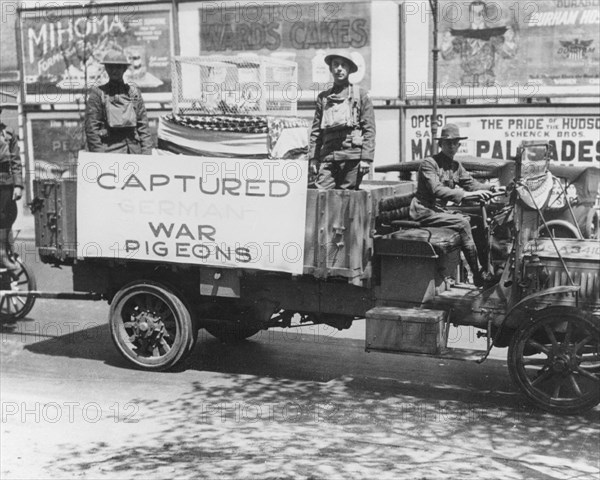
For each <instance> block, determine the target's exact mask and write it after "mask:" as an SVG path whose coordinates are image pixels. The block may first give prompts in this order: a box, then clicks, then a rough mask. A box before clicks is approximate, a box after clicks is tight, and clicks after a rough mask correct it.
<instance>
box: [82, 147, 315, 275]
mask: <svg viewBox="0 0 600 480" xmlns="http://www.w3.org/2000/svg"><path fill="white" fill-rule="evenodd" d="M307 175H308V164H307V162H306V161H295V160H289V159H286V160H281V161H277V160H272V159H255V160H248V159H234V158H207V157H192V156H187V155H173V156H170V157H169V158H168V161H165V157H164V156H160V155H152V156H144V155H127V154H108V153H90V152H82V153H81V154H80V155H79V163H78V168H77V242H78V245H77V255H78V257H82V258H97V257H101V258H120V259H130V260H149V261H158V262H173V263H185V264H197V265H211V266H217V267H239V268H247V269H258V270H269V271H281V272H288V273H294V274H301V273H302V271H303V265H304V229H305V217H306V195H307V193H306V190H307V189H306V178H307ZM98 205H102V208H98ZM265 212H268V215H265ZM290 218H293V219H294V221H293V222H290V221H289V219H290ZM98 225H104V226H105V228H98ZM282 225H285V226H286V227H285V228H281V226H282Z"/></svg>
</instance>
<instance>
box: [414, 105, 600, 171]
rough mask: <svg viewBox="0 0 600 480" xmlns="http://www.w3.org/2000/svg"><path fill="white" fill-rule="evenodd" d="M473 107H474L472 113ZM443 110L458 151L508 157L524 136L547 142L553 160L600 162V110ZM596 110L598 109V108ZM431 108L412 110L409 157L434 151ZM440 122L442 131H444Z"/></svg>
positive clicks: (418, 157) (441, 121)
mask: <svg viewBox="0 0 600 480" xmlns="http://www.w3.org/2000/svg"><path fill="white" fill-rule="evenodd" d="M473 110H474V109H472V112H473ZM487 110H488V111H487V112H484V111H480V112H476V113H475V112H473V113H471V112H469V113H467V112H466V109H465V111H463V112H455V111H450V110H444V111H443V113H440V114H439V115H438V122H439V124H441V125H443V124H444V123H454V124H456V125H458V127H459V128H460V133H461V135H463V136H465V137H468V139H466V140H463V141H461V146H460V149H459V151H458V154H459V155H472V156H475V157H483V158H494V159H496V158H497V159H509V158H514V157H515V156H516V155H517V149H518V147H519V145H521V143H522V142H524V141H528V142H531V141H534V142H540V143H548V144H549V145H550V157H551V159H552V160H553V161H556V162H559V163H564V164H567V165H568V164H571V163H574V164H579V165H590V166H598V165H599V164H600V136H599V133H598V132H600V115H598V114H597V113H596V114H591V113H580V114H578V113H573V114H567V113H562V112H561V113H550V112H548V113H524V112H523V113H521V112H515V113H512V114H511V113H497V114H496V113H494V114H491V113H489V110H490V109H489V108H488V109H487ZM596 110H597V108H596ZM430 116H431V109H414V110H410V111H407V115H406V131H405V142H404V155H405V156H404V159H405V160H406V161H408V160H418V159H420V158H425V157H427V156H429V155H431V147H432V143H433V142H432V140H431V119H430ZM440 128H441V127H438V134H439V133H440V131H439V130H440Z"/></svg>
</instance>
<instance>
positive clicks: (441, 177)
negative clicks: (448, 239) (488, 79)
mask: <svg viewBox="0 0 600 480" xmlns="http://www.w3.org/2000/svg"><path fill="white" fill-rule="evenodd" d="M466 138H467V137H464V136H461V135H460V130H459V128H458V126H457V125H455V124H453V123H448V124H446V125H444V127H443V128H442V131H441V134H440V136H439V137H436V138H435V140H437V141H438V144H439V146H440V150H441V151H440V152H439V153H437V154H435V155H433V156H432V157H428V158H426V159H425V160H423V163H421V166H420V167H419V172H418V174H417V192H416V194H415V196H414V198H413V200H412V203H411V205H410V217H411V219H412V220H416V221H418V222H420V223H421V225H423V226H425V227H445V228H448V229H450V230H454V231H456V232H457V233H458V234H459V235H460V237H461V240H462V252H463V254H464V255H465V258H466V259H467V263H468V264H469V268H470V269H471V272H472V273H473V281H474V283H475V285H476V286H478V287H480V286H483V284H484V280H485V279H486V277H489V274H490V273H491V272H487V270H486V268H487V265H486V264H487V262H486V261H485V259H486V258H487V250H486V249H487V245H486V243H485V241H484V240H485V238H484V237H483V236H480V235H481V232H483V226H481V227H480V228H479V229H477V230H479V232H480V233H479V234H478V237H477V244H478V247H479V250H478V248H477V247H476V245H475V240H474V239H473V234H472V232H471V223H470V219H469V217H466V216H464V215H462V214H460V213H452V212H451V211H449V210H448V208H447V203H448V202H452V203H454V204H460V203H461V202H462V201H463V200H467V199H475V200H489V199H490V198H491V196H492V190H493V187H491V186H489V185H485V184H483V183H480V182H477V181H476V180H474V179H473V177H472V176H471V174H470V173H469V172H467V170H465V168H464V167H463V166H462V164H461V163H460V162H459V161H457V160H455V159H454V156H455V155H456V153H457V152H458V148H459V146H460V141H461V140H465V139H466ZM475 220H476V221H480V219H475ZM478 252H479V260H480V262H481V264H482V268H480V266H479V262H478Z"/></svg>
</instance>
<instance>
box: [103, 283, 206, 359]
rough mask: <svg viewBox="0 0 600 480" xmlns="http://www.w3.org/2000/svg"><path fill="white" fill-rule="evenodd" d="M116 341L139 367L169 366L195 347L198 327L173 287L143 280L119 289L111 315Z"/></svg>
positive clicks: (112, 331)
mask: <svg viewBox="0 0 600 480" xmlns="http://www.w3.org/2000/svg"><path fill="white" fill-rule="evenodd" d="M109 324H110V331H111V336H112V339H113V342H114V343H115V345H116V347H117V348H118V349H119V351H120V352H121V354H123V356H124V357H125V358H126V359H127V360H129V361H130V362H131V363H133V364H134V365H136V366H137V367H140V368H144V369H147V370H155V371H156V370H167V369H169V368H171V367H173V366H175V365H176V364H178V363H179V362H181V361H182V360H183V359H184V358H185V357H186V356H187V355H188V354H189V353H190V351H191V350H192V349H193V347H194V344H195V341H196V331H197V330H196V329H195V328H194V323H193V321H192V318H191V315H190V311H189V310H188V308H187V307H186V305H185V304H184V302H183V301H182V299H181V298H180V297H178V296H177V295H176V294H175V293H174V292H173V291H172V290H171V289H169V288H168V287H166V286H164V285H161V284H160V283H157V282H154V281H150V280H142V281H137V282H133V283H130V284H129V285H126V286H124V287H122V288H121V290H119V292H117V294H116V295H115V297H114V298H113V301H112V302H111V309H110V316H109Z"/></svg>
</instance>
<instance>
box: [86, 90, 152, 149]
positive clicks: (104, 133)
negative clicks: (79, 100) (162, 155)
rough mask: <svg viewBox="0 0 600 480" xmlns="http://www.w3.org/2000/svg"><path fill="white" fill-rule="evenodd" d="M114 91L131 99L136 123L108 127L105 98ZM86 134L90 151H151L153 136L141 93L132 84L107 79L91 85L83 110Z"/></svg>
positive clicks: (110, 95)
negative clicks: (127, 126) (132, 125)
mask: <svg viewBox="0 0 600 480" xmlns="http://www.w3.org/2000/svg"><path fill="white" fill-rule="evenodd" d="M116 95H120V96H123V97H122V98H125V99H127V98H129V99H131V101H132V102H133V105H134V109H135V112H136V117H137V126H136V127H132V128H119V129H111V128H109V127H108V125H107V123H106V107H105V103H104V102H105V98H106V97H109V98H113V97H114V96H116ZM85 135H86V139H87V145H88V150H89V151H90V152H115V153H141V154H144V155H150V154H151V153H152V137H151V135H150V127H149V126H148V117H147V115H146V107H145V106H144V100H143V99H142V94H141V93H140V91H139V89H138V88H137V87H136V86H135V85H129V84H126V83H114V82H109V83H106V84H104V85H101V86H100V87H92V89H91V90H90V92H89V95H88V100H87V109H86V113H85Z"/></svg>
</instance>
